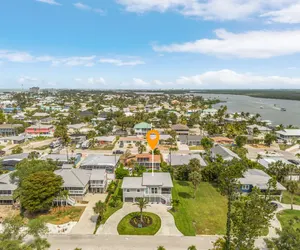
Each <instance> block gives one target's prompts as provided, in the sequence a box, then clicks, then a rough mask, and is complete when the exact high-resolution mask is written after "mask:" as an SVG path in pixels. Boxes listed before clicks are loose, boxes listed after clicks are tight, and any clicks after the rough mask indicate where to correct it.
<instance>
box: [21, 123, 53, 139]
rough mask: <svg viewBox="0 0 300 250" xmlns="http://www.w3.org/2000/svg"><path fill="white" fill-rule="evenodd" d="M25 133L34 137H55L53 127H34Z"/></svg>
mask: <svg viewBox="0 0 300 250" xmlns="http://www.w3.org/2000/svg"><path fill="white" fill-rule="evenodd" d="M25 133H26V134H28V135H32V136H49V137H51V136H53V134H54V127H53V125H43V124H39V125H32V126H30V127H28V128H26V129H25Z"/></svg>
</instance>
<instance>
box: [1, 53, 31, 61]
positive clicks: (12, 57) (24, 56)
mask: <svg viewBox="0 0 300 250" xmlns="http://www.w3.org/2000/svg"><path fill="white" fill-rule="evenodd" d="M0 59H2V60H7V61H10V62H32V61H33V60H34V57H33V56H32V55H31V54H29V53H27V52H20V51H8V50H0Z"/></svg>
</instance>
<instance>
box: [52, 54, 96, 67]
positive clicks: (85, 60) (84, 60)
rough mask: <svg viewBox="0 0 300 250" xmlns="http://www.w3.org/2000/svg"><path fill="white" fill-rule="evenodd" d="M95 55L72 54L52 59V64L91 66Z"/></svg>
mask: <svg viewBox="0 0 300 250" xmlns="http://www.w3.org/2000/svg"><path fill="white" fill-rule="evenodd" d="M95 59H96V56H74V57H66V58H57V59H55V60H53V61H52V65H53V66H59V65H65V66H86V67H91V66H93V65H94V61H95Z"/></svg>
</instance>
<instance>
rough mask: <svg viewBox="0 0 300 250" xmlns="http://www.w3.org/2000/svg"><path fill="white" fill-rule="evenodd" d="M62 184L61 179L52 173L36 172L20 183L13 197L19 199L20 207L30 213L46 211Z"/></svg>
mask: <svg viewBox="0 0 300 250" xmlns="http://www.w3.org/2000/svg"><path fill="white" fill-rule="evenodd" d="M62 184H63V180H62V178H61V177H60V176H57V175H55V174H54V173H53V172H50V171H41V172H36V173H33V174H31V175H29V176H28V177H26V178H25V179H24V180H23V181H22V182H21V183H20V185H19V187H18V189H17V192H16V194H14V196H17V197H18V198H19V199H20V202H21V204H22V207H24V208H25V209H26V210H27V211H28V212H30V213H36V212H41V211H47V210H49V209H50V208H51V206H52V203H53V200H54V198H55V197H56V196H57V195H58V194H59V191H60V190H61V187H62Z"/></svg>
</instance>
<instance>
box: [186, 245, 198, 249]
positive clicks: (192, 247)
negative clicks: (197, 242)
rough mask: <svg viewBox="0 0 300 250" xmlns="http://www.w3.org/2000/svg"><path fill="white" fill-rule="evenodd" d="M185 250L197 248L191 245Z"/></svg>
mask: <svg viewBox="0 0 300 250" xmlns="http://www.w3.org/2000/svg"><path fill="white" fill-rule="evenodd" d="M187 250H197V248H196V247H195V246H194V245H193V246H190V247H188V249H187Z"/></svg>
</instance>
